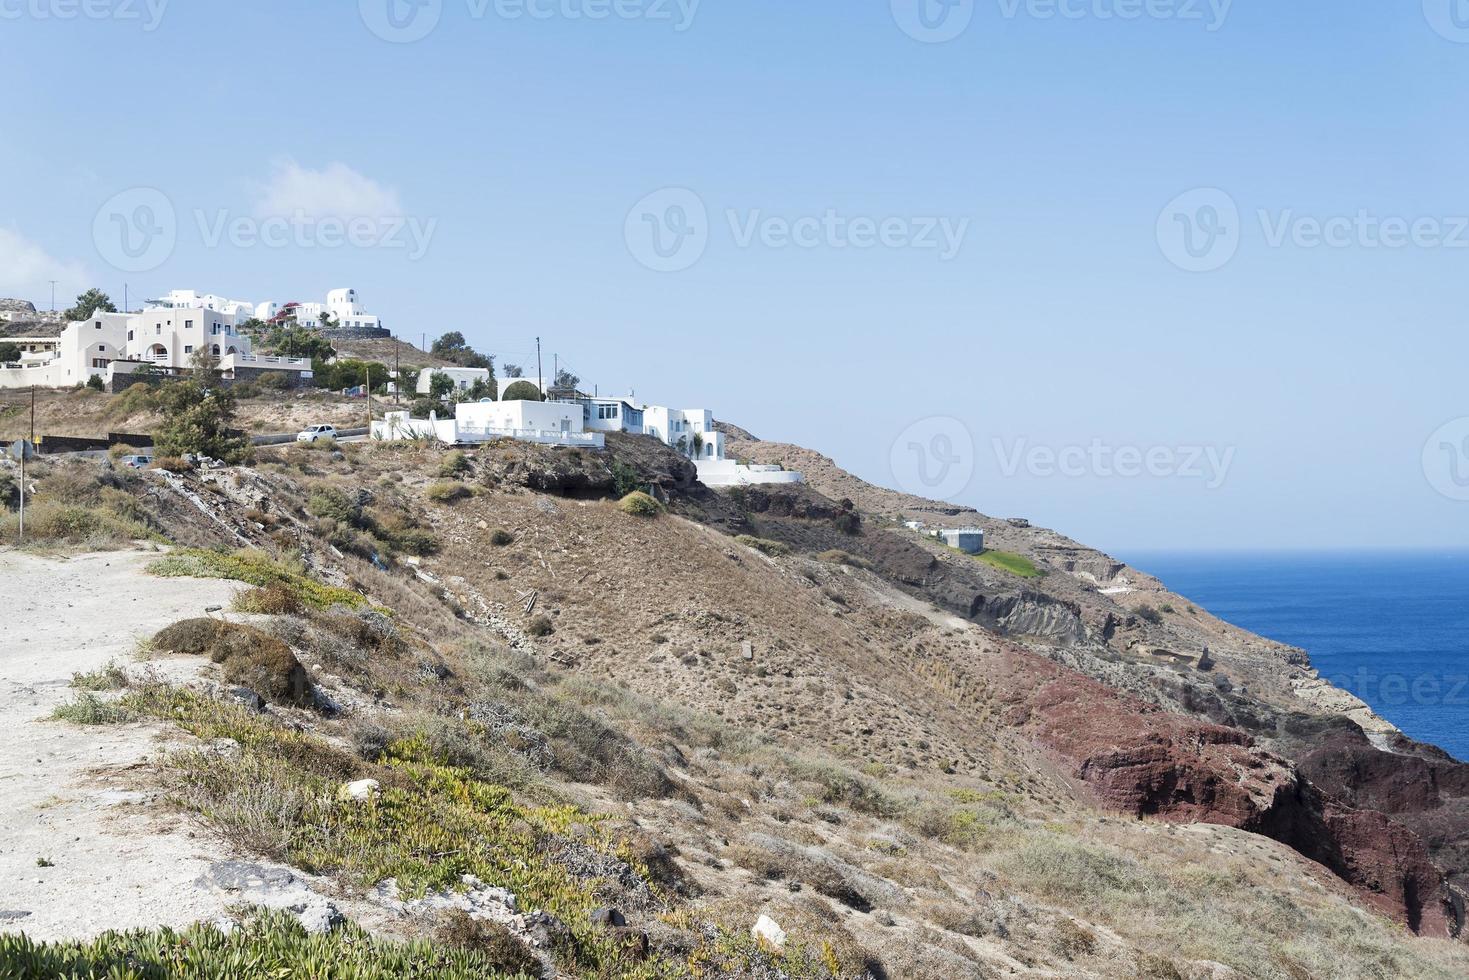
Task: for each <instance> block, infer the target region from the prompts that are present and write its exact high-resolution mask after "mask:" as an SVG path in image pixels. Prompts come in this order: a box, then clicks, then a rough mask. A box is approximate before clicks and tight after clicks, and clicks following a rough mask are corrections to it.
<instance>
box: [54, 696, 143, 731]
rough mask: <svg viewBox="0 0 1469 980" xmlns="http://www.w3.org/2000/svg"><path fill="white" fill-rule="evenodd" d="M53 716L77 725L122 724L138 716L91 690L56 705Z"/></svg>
mask: <svg viewBox="0 0 1469 980" xmlns="http://www.w3.org/2000/svg"><path fill="white" fill-rule="evenodd" d="M51 717H52V718H55V719H56V720H57V721H69V722H72V723H73V724H77V725H121V724H123V723H125V722H129V721H132V720H133V719H134V718H135V717H136V716H135V715H134V714H133V713H132V712H131V711H129V710H128V709H127V708H126V707H124V706H123V705H121V704H119V703H117V702H116V701H106V700H103V699H102V698H99V697H97V695H95V694H93V693H91V692H90V691H89V692H87V693H85V694H79V695H77V697H76V700H74V701H70V702H68V703H66V704H61V705H57V706H56V710H55V711H53V712H51Z"/></svg>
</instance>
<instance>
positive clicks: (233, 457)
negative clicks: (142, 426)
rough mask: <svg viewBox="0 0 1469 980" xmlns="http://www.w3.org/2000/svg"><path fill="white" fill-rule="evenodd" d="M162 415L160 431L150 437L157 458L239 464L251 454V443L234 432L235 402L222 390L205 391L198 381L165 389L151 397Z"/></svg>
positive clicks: (210, 389) (171, 385)
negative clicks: (203, 458)
mask: <svg viewBox="0 0 1469 980" xmlns="http://www.w3.org/2000/svg"><path fill="white" fill-rule="evenodd" d="M154 397H155V400H156V403H157V406H158V410H159V411H160V412H161V413H162V414H163V417H164V423H163V426H162V428H159V429H157V430H156V431H155V432H154V433H153V446H154V448H155V449H156V450H157V451H158V454H159V455H160V456H182V455H183V454H184V453H199V454H201V455H204V456H212V457H214V458H215V459H222V460H224V461H225V462H226V463H238V462H241V461H242V460H244V459H245V457H246V456H247V455H248V454H249V452H250V440H249V439H248V438H247V437H246V436H245V435H244V433H241V432H234V431H232V430H231V429H230V424H231V423H232V422H234V420H235V398H234V396H233V395H232V394H230V392H229V391H227V390H225V389H222V388H206V387H205V386H204V385H202V384H200V383H199V382H198V381H197V380H195V379H193V378H190V379H189V380H188V381H179V382H175V383H173V384H167V385H164V386H163V387H162V388H160V389H159V390H158V393H157V394H156V395H155V396H154Z"/></svg>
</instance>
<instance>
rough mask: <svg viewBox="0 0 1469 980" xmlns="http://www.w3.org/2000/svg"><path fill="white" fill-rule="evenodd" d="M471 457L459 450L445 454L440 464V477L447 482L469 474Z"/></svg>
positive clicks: (452, 450)
mask: <svg viewBox="0 0 1469 980" xmlns="http://www.w3.org/2000/svg"><path fill="white" fill-rule="evenodd" d="M469 469H470V466H469V457H468V456H465V455H464V453H463V452H462V451H460V450H458V449H451V450H450V451H449V452H447V453H445V454H444V458H443V459H442V460H440V462H439V476H441V477H443V478H444V479H446V480H452V479H453V478H454V477H456V476H460V475H461V474H464V473H467V472H469Z"/></svg>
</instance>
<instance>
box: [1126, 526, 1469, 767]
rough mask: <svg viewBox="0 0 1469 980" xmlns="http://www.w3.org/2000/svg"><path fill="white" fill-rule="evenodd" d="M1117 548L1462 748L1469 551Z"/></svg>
mask: <svg viewBox="0 0 1469 980" xmlns="http://www.w3.org/2000/svg"><path fill="white" fill-rule="evenodd" d="M1119 557H1123V558H1124V560H1126V561H1127V562H1128V563H1129V564H1131V565H1132V566H1133V567H1135V568H1139V569H1142V570H1143V571H1146V572H1149V573H1151V574H1153V575H1156V576H1157V577H1158V578H1159V579H1161V580H1162V581H1163V582H1164V584H1166V585H1167V586H1168V588H1169V589H1170V590H1172V591H1174V592H1177V593H1179V594H1180V595H1183V596H1187V597H1188V598H1189V599H1191V600H1193V601H1194V602H1195V603H1197V604H1199V605H1201V606H1204V607H1205V608H1207V609H1208V610H1209V611H1210V612H1212V613H1213V614H1214V615H1216V616H1218V617H1220V618H1221V619H1225V620H1228V621H1229V622H1231V623H1234V624H1235V625H1237V626H1241V627H1243V628H1245V629H1247V630H1249V631H1250V632H1252V633H1258V634H1260V635H1261V636H1268V637H1269V638H1271V639H1272V640H1279V641H1281V642H1282V643H1289V644H1291V645H1293V646H1298V647H1302V648H1303V649H1305V650H1306V651H1308V652H1309V653H1310V654H1311V662H1312V663H1313V664H1314V665H1315V666H1316V668H1317V669H1318V670H1319V671H1320V672H1321V675H1322V676H1323V677H1326V678H1328V679H1330V680H1331V681H1332V682H1333V683H1335V684H1337V685H1338V686H1340V687H1343V688H1346V689H1347V690H1349V691H1351V692H1352V693H1353V694H1355V695H1357V696H1358V697H1360V698H1361V699H1362V700H1364V701H1366V702H1367V703H1368V704H1370V705H1371V706H1372V708H1373V710H1375V711H1376V712H1377V713H1378V714H1380V715H1382V716H1383V717H1384V718H1387V719H1388V720H1389V721H1391V722H1392V723H1393V724H1395V725H1397V726H1398V727H1399V728H1401V729H1402V730H1403V731H1404V732H1405V733H1406V734H1408V735H1409V736H1411V737H1413V738H1415V739H1417V740H1418V741H1420V742H1430V743H1432V744H1434V745H1437V746H1439V747H1440V748H1442V749H1445V750H1447V751H1448V752H1451V753H1453V754H1454V755H1455V756H1456V757H1458V758H1460V759H1465V760H1469V553H1462V552H1460V553H1450V552H1390V553H1388V552H1340V553H1337V552H1332V553H1322V552H1318V553H1269V554H1264V553H1261V554H1245V553H1202V554H1200V553H1183V552H1168V553H1143V554H1130V555H1125V556H1119Z"/></svg>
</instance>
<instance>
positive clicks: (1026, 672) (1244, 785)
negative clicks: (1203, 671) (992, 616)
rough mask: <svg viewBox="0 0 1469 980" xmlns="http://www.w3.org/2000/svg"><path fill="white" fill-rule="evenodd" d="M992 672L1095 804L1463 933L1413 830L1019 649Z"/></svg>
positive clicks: (1400, 915) (1204, 728) (1026, 725)
mask: <svg viewBox="0 0 1469 980" xmlns="http://www.w3.org/2000/svg"><path fill="white" fill-rule="evenodd" d="M997 673H998V676H996V677H995V678H993V680H994V683H995V689H996V691H997V693H998V694H999V696H1000V698H1001V700H1002V703H1003V704H1004V705H1005V709H1006V717H1007V720H1008V721H1009V722H1010V723H1011V724H1012V725H1014V726H1015V727H1016V728H1018V729H1020V730H1021V731H1023V732H1024V733H1025V734H1026V735H1027V736H1028V737H1029V738H1030V739H1031V740H1032V741H1034V742H1035V743H1036V744H1037V745H1039V746H1041V747H1042V748H1044V749H1045V750H1047V751H1048V752H1049V753H1051V755H1052V756H1053V757H1054V758H1056V759H1057V760H1058V761H1059V762H1061V763H1062V764H1063V765H1065V766H1066V767H1067V768H1069V769H1070V770H1071V772H1072V774H1073V775H1074V776H1075V777H1076V778H1077V779H1078V780H1080V781H1081V783H1082V784H1083V785H1084V786H1085V787H1086V789H1087V790H1088V791H1089V792H1090V793H1092V794H1093V795H1094V796H1095V797H1096V798H1097V799H1098V801H1099V802H1101V803H1102V804H1103V805H1105V806H1107V807H1110V808H1112V809H1115V810H1119V811H1122V812H1125V813H1131V814H1134V815H1135V816H1138V817H1143V816H1154V817H1158V818H1160V819H1164V820H1170V821H1178V822H1185V823H1212V824H1221V825H1224V826H1229V827H1238V828H1240V829H1241V830H1247V831H1250V832H1253V833H1258V834H1262V835H1264V836H1266V837H1270V838H1272V839H1274V840H1278V841H1280V842H1281V843H1283V844H1286V845H1287V846H1289V847H1291V848H1293V849H1295V850H1296V851H1298V852H1300V853H1301V854H1302V855H1304V856H1306V857H1308V858H1310V859H1311V860H1313V861H1316V862H1318V863H1320V864H1322V865H1323V866H1325V867H1327V868H1329V869H1330V870H1331V871H1332V872H1334V873H1335V874H1336V875H1338V876H1339V877H1340V878H1342V879H1343V880H1344V881H1346V882H1348V883H1350V884H1351V885H1353V886H1354V887H1356V888H1357V889H1358V890H1359V891H1360V892H1361V893H1362V894H1363V895H1364V896H1365V897H1366V898H1367V899H1368V900H1369V901H1370V902H1371V903H1372V904H1373V905H1375V906H1376V907H1378V908H1380V909H1381V910H1382V911H1383V912H1385V913H1387V914H1388V915H1391V916H1393V917H1394V918H1397V919H1398V920H1400V921H1402V922H1403V923H1405V924H1406V925H1407V926H1408V927H1409V928H1411V929H1412V930H1413V931H1414V932H1417V933H1420V934H1422V935H1427V936H1435V937H1443V938H1449V937H1455V936H1458V935H1459V934H1460V932H1461V930H1462V926H1463V920H1464V906H1463V900H1462V898H1461V897H1460V896H1458V895H1457V893H1455V892H1454V891H1453V890H1452V889H1451V888H1450V887H1449V886H1448V883H1447V882H1446V881H1445V879H1444V875H1443V872H1442V871H1441V870H1440V869H1439V868H1438V867H1437V866H1436V865H1435V864H1434V863H1433V861H1432V859H1431V857H1430V856H1429V853H1428V849H1427V848H1426V847H1425V846H1424V844H1423V841H1422V840H1421V839H1420V838H1419V837H1418V835H1417V834H1415V833H1414V832H1413V831H1412V830H1410V829H1408V828H1407V827H1405V826H1403V825H1401V824H1399V823H1396V822H1394V821H1393V820H1391V819H1389V818H1388V817H1387V816H1385V815H1384V814H1382V813H1379V812H1377V811H1374V810H1358V809H1354V808H1353V807H1351V806H1348V805H1347V804H1345V803H1342V802H1340V801H1338V800H1336V799H1333V798H1331V797H1328V796H1326V795H1325V794H1323V793H1322V792H1320V791H1319V790H1318V789H1316V787H1314V786H1313V785H1312V784H1311V783H1310V782H1309V781H1307V780H1306V779H1304V778H1302V777H1301V776H1300V775H1299V774H1298V773H1297V772H1296V770H1295V768H1294V767H1293V766H1292V765H1291V764H1290V763H1289V762H1287V761H1286V760H1285V759H1282V758H1280V757H1278V756H1275V755H1272V754H1271V753H1269V752H1267V751H1265V750H1264V749H1262V748H1260V747H1259V746H1257V745H1256V744H1255V742H1254V739H1252V738H1251V737H1250V736H1249V735H1247V734H1245V733H1244V732H1240V731H1238V730H1236V729H1233V728H1226V727H1223V726H1220V725H1212V724H1209V723H1207V722H1200V721H1196V720H1194V719H1191V718H1186V717H1183V716H1181V715H1175V714H1171V713H1169V712H1166V711H1163V710H1162V709H1160V708H1158V707H1157V706H1155V705H1151V704H1148V703H1146V702H1144V701H1140V700H1138V699H1136V698H1131V697H1127V696H1126V695H1123V694H1120V693H1118V692H1116V691H1114V690H1112V689H1111V688H1108V687H1106V686H1104V685H1102V684H1100V683H1098V682H1096V681H1093V680H1091V679H1090V678H1088V677H1085V676H1083V675H1081V674H1078V673H1076V672H1074V671H1071V670H1068V669H1066V668H1064V667H1060V666H1057V665H1056V664H1054V663H1052V662H1050V661H1048V660H1044V659H1042V658H1040V657H1037V656H1035V655H1033V654H1029V653H1025V652H1021V651H1012V652H1011V653H1009V654H1008V655H1007V656H1006V658H1005V659H1004V661H1003V664H1002V667H1001V669H1000V670H999V671H998V672H997Z"/></svg>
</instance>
